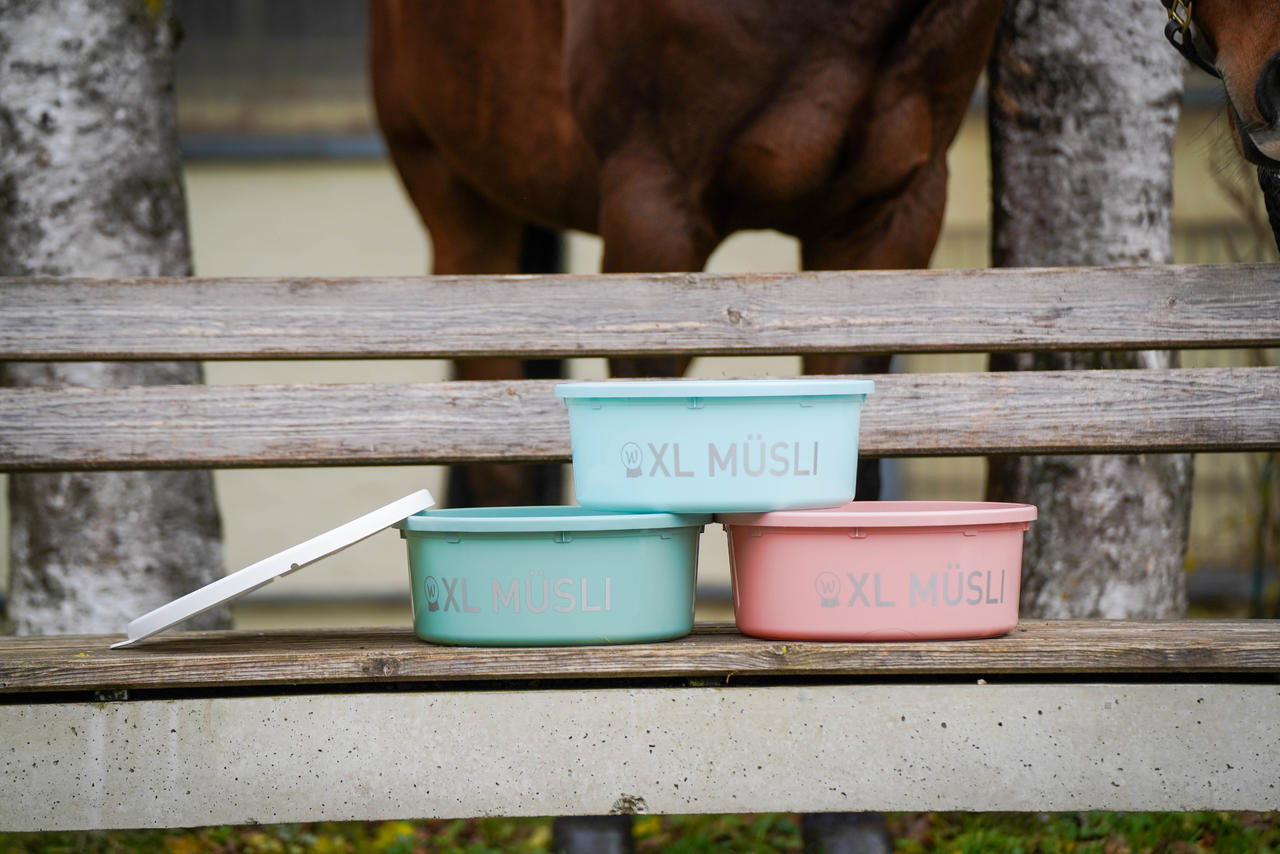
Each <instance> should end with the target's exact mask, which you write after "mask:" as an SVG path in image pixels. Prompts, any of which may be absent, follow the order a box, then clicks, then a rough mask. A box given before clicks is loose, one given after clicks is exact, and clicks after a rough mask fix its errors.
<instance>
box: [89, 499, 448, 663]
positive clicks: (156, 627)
mask: <svg viewBox="0 0 1280 854" xmlns="http://www.w3.org/2000/svg"><path fill="white" fill-rule="evenodd" d="M435 503H436V502H435V499H433V498H432V497H431V493H430V492H428V491H427V490H425V489H419V490H418V491H417V492H415V493H413V494H411V495H406V496H405V497H404V498H401V499H399V500H397V501H393V502H391V503H390V504H388V505H386V506H384V507H379V508H378V509H377V510H374V511H373V512H372V513H366V514H365V515H363V516H361V517H360V518H358V519H353V520H351V521H350V522H347V523H346V524H344V525H339V526H338V527H336V528H334V529H332V530H330V531H325V532H324V533H323V534H320V535H319V536H317V537H312V538H311V539H309V540H307V541H305V542H301V543H298V544H297V545H296V546H290V547H289V548H287V549H285V550H284V551H282V552H277V553H276V554H273V555H272V556H271V557H268V558H264V559H262V560H260V561H258V562H257V563H254V564H250V565H249V566H246V567H245V568H244V569H239V570H236V571H235V572H233V573H231V574H230V575H228V576H226V577H225V578H219V579H218V580H217V581H214V582H212V583H210V584H206V585H205V586H204V587H201V588H200V589H199V590H193V591H192V592H190V593H188V594H187V595H186V596H180V597H178V598H177V599H174V600H173V601H172V602H170V603H168V604H167V605H161V606H160V607H159V608H156V609H155V610H154V611H150V612H148V613H146V614H143V615H142V616H141V617H138V618H137V619H136V620H133V621H132V622H130V623H129V626H128V629H127V631H126V634H127V635H128V639H127V640H122V641H120V642H118V643H113V644H112V645H111V648H112V649H117V648H119V647H122V646H128V645H129V644H132V643H136V642H137V641H140V640H142V639H143V638H147V637H151V635H154V634H155V633H156V632H162V631H164V630H165V629H167V628H169V627H171V626H175V625H177V624H178V623H181V622H182V621H183V620H188V619H190V618H192V617H194V616H196V615H197V614H203V613H204V612H205V611H208V610H209V609H210V608H216V607H217V606H218V605H221V604H223V603H224V602H230V601H231V600H232V599H237V598H239V597H240V596H243V595H244V594H246V593H249V592H251V591H253V590H257V589H258V588H259V587H262V586H263V585H264V584H269V583H270V582H272V581H275V580H276V579H277V578H279V577H281V576H282V575H288V574H289V573H291V572H293V571H294V570H297V569H302V567H304V566H306V565H307V564H310V563H315V562H316V561H318V560H320V559H321V558H324V557H328V556H329V555H331V554H336V553H337V552H340V551H342V550H343V549H345V548H346V547H347V546H352V545H355V544H356V543H358V542H360V541H361V540H364V539H368V538H369V537H372V536H373V535H374V534H376V533H378V532H379V531H381V530H382V529H384V528H389V527H391V526H392V525H394V524H395V523H396V522H399V521H400V520H401V519H404V518H406V517H408V516H412V515H413V514H414V513H417V512H419V511H421V510H426V509H427V508H428V507H430V506H431V505H433V504H435Z"/></svg>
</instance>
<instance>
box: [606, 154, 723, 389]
mask: <svg viewBox="0 0 1280 854" xmlns="http://www.w3.org/2000/svg"><path fill="white" fill-rule="evenodd" d="M600 185H601V195H600V198H601V201H600V236H601V237H602V238H603V239H604V259H603V261H602V263H601V271H602V272H605V273H689V272H697V271H700V270H701V269H702V268H703V267H705V266H706V263H707V259H708V258H709V257H710V256H711V251H712V250H713V249H715V246H716V244H717V243H718V242H719V238H718V237H717V236H716V234H715V233H714V230H713V229H712V227H711V225H710V222H709V220H708V219H707V217H706V216H705V214H704V213H702V212H701V210H700V206H699V205H697V204H696V203H695V201H694V200H693V199H691V198H688V197H685V196H684V195H683V194H682V193H681V188H682V187H683V186H684V184H683V182H682V181H681V180H680V176H679V174H678V173H677V172H676V170H675V169H674V167H671V166H669V165H667V164H666V162H665V161H664V160H663V159H662V158H661V157H660V156H658V155H656V154H655V152H652V151H648V150H645V149H642V148H640V147H639V146H638V145H633V146H631V147H629V148H624V149H622V150H621V151H619V152H617V153H616V154H614V155H613V156H611V157H610V158H609V159H608V160H607V161H606V162H605V164H604V168H603V169H602V170H601V175H600ZM691 361H692V359H690V358H689V357H687V356H677V357H662V358H655V357H647V358H644V357H639V358H633V357H621V358H613V359H610V360H609V372H610V374H611V375H613V376H615V377H678V376H681V375H682V374H683V373H684V372H685V370H686V369H687V368H688V367H689V363H690V362H691Z"/></svg>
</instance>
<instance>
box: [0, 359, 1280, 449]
mask: <svg viewBox="0 0 1280 854" xmlns="http://www.w3.org/2000/svg"><path fill="white" fill-rule="evenodd" d="M875 381H876V383H877V387H876V392H875V393H874V394H873V395H871V396H870V397H869V398H868V402H867V406H866V408H865V409H864V414H863V422H862V431H861V433H862V441H861V445H860V451H861V452H862V453H864V454H866V455H867V456H919V455H929V454H952V455H964V454H973V455H981V454H1011V453H1128V452H1160V451H1214V450H1236V451H1245V450H1257V449H1266V448H1273V447H1276V446H1277V445H1278V444H1280V368H1276V367H1263V368H1190V369H1176V370H1160V371H1153V370H1130V371H1044V372H1037V371H1027V372H1019V373H1005V374H1002V373H968V374H892V375H888V376H883V377H876V378H875ZM554 384H555V383H554V381H536V380H525V381H519V382H439V383H410V384H403V385H399V384H382V385H373V384H354V383H353V384H346V385H297V386H137V387H126V388H65V389H52V388H8V389H0V468H2V469H6V470H10V471H30V470H78V469H102V468H203V467H211V468H231V467H247V466H259V467H271V466H299V465H374V464H410V463H448V462H456V461H460V460H494V459H506V460H559V461H565V460H567V459H568V458H569V454H570V448H569V430H568V418H567V414H566V411H565V409H564V406H563V405H562V404H561V402H560V400H558V399H557V398H556V397H555V394H554V393H553V390H552V387H553V386H554Z"/></svg>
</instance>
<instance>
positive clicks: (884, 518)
mask: <svg viewBox="0 0 1280 854" xmlns="http://www.w3.org/2000/svg"><path fill="white" fill-rule="evenodd" d="M1037 513H1038V511H1037V510H1036V507H1035V506H1034V505H1032V504H1011V503H1006V502H1000V501H850V502H849V503H848V504H844V505H841V506H840V507H828V508H824V509H819V510H773V511H769V512H765V513H717V514H716V517H715V519H716V521H717V522H720V523H722V524H724V525H755V526H761V527H778V528H927V527H949V526H956V525H961V526H964V525H999V524H1005V523H1009V522H1032V521H1034V520H1035V519H1036V516H1037Z"/></svg>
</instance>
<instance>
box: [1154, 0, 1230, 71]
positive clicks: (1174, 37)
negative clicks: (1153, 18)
mask: <svg viewBox="0 0 1280 854" xmlns="http://www.w3.org/2000/svg"><path fill="white" fill-rule="evenodd" d="M1160 2H1161V3H1163V4H1164V7H1165V8H1166V9H1168V10H1169V23H1167V24H1165V26H1164V37H1165V38H1167V39H1168V40H1169V43H1170V44H1171V45H1173V46H1174V47H1176V48H1177V49H1178V53H1180V54H1182V55H1183V56H1185V57H1186V58H1187V59H1188V60H1189V61H1191V62H1193V63H1195V64H1196V65H1197V66H1199V67H1200V69H1201V70H1203V71H1204V72H1206V73H1207V74H1211V75H1213V76H1214V77H1221V76H1222V75H1221V74H1219V73H1218V69H1217V68H1214V66H1213V63H1211V62H1209V61H1208V60H1206V59H1205V58H1204V57H1203V56H1201V55H1200V51H1198V50H1196V45H1195V39H1194V38H1193V37H1192V34H1191V0H1160Z"/></svg>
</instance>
